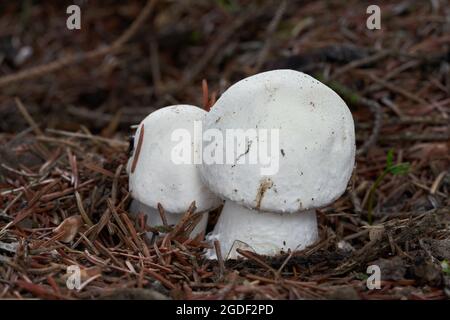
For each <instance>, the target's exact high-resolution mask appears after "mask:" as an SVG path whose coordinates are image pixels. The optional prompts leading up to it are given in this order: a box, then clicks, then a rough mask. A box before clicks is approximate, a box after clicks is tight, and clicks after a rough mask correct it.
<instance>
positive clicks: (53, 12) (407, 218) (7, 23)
mask: <svg viewBox="0 0 450 320" xmlns="http://www.w3.org/2000/svg"><path fill="white" fill-rule="evenodd" d="M69 4H70V3H67V4H65V2H64V1H61V2H55V1H41V2H39V4H34V2H31V1H17V2H9V3H8V4H0V118H1V121H0V298H44V299H93V298H128V299H158V298H159V299H161V298H172V299H234V298H237V299H420V300H422V299H448V298H449V297H450V265H449V264H450V228H449V222H450V209H449V207H450V199H449V190H450V173H449V165H450V153H449V113H450V95H449V92H450V5H449V3H448V1H412V0H410V1H408V0H406V1H383V2H382V4H379V5H380V8H381V29H380V30H369V29H367V27H366V19H367V17H368V14H367V13H366V8H367V6H368V5H369V4H370V3H368V2H366V1H356V0H351V1H302V2H290V1H288V2H281V1H274V2H270V1H252V2H250V1H233V0H229V1H227V0H220V1H183V2H171V1H162V0H161V1H149V2H148V3H147V4H146V3H145V1H137V0H136V1H128V2H127V3H126V4H125V3H120V4H118V2H113V1H106V0H105V1H96V2H95V4H93V3H90V2H89V3H88V2H86V3H85V4H84V5H82V6H81V11H82V29H81V30H68V29H67V28H66V18H67V14H66V10H65V9H66V7H67V5H69ZM275 68H290V69H295V70H299V71H303V72H306V73H308V74H310V75H312V76H314V77H316V78H318V79H320V80H321V81H322V82H324V83H326V84H327V85H329V86H330V87H332V88H333V89H334V90H335V91H336V92H338V93H339V94H340V95H341V96H342V97H343V98H344V100H345V101H346V102H347V104H348V105H349V107H350V108H351V111H352V113H353V117H354V119H355V124H356V133H357V147H358V152H357V159H356V162H357V164H356V169H355V171H354V174H353V177H352V179H351V182H350V184H349V188H348V190H347V192H346V193H345V194H344V195H343V196H342V197H341V198H340V199H339V200H337V201H336V202H335V203H334V204H333V205H332V206H330V207H327V208H323V209H320V210H317V213H318V219H319V225H320V241H319V242H318V243H317V244H315V245H314V246H312V247H309V248H307V249H306V250H304V251H301V252H295V253H292V254H285V255H280V256H277V257H263V256H257V255H256V254H253V253H252V252H250V251H247V252H244V254H245V255H246V257H247V259H243V260H237V261H226V262H223V261H219V262H217V261H209V260H205V259H204V258H203V256H202V253H203V252H204V249H205V248H206V247H208V246H209V244H208V243H206V242H204V241H202V240H201V239H187V238H186V232H185V229H186V227H187V225H188V224H189V222H190V217H191V214H192V212H187V213H186V218H187V219H186V221H185V223H184V224H182V225H178V226H175V227H174V228H173V229H172V230H171V231H170V232H169V233H167V235H166V236H164V237H161V238H152V237H147V236H146V234H148V233H147V231H149V230H151V228H149V226H147V225H146V223H145V219H144V217H143V216H142V215H140V216H138V217H132V216H130V215H129V214H128V213H127V210H128V205H129V202H130V195H129V193H128V176H127V173H126V170H125V166H126V162H127V159H128V156H129V154H128V149H129V141H128V136H129V135H131V134H132V130H131V129H130V126H132V125H135V124H138V123H139V122H140V121H141V120H142V119H143V118H144V117H145V116H146V115H147V114H148V113H150V112H151V111H153V110H155V109H157V108H160V107H163V106H166V105H170V104H176V103H189V104H194V105H199V106H206V105H209V104H211V101H214V99H215V97H217V96H220V94H221V93H222V92H223V91H224V90H225V89H226V88H228V87H229V86H230V85H231V84H232V83H234V82H236V81H237V80H240V79H242V78H244V77H246V76H249V75H252V74H254V73H257V72H260V71H264V70H269V69H275ZM203 79H206V80H207V84H208V87H209V88H208V90H204V89H205V88H204V87H203V90H202V80H203ZM206 92H207V93H206ZM205 93H206V94H205ZM217 215H218V212H213V213H212V214H211V219H210V223H209V229H208V230H211V228H212V227H213V225H214V221H215V219H216V218H217ZM65 240H71V241H65ZM73 265H77V266H79V267H80V268H81V280H82V283H81V285H82V288H81V289H80V290H71V289H69V288H68V287H67V280H68V277H69V274H68V272H67V268H68V267H69V266H73ZM371 265H377V266H379V267H380V269H381V272H382V274H381V276H382V281H381V289H375V290H370V289H369V288H368V287H367V279H368V277H370V276H371V274H370V273H368V272H367V270H368V267H369V266H371ZM369 280H370V279H369ZM369 282H370V281H369Z"/></svg>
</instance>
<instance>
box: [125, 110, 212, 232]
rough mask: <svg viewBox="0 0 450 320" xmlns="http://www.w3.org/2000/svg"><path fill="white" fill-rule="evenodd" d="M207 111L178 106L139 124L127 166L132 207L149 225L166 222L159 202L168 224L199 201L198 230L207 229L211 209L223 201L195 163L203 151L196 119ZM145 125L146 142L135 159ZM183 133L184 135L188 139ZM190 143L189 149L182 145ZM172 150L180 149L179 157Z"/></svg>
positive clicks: (202, 117)
mask: <svg viewBox="0 0 450 320" xmlns="http://www.w3.org/2000/svg"><path fill="white" fill-rule="evenodd" d="M205 114H206V111H204V110H203V109H200V108H198V107H195V106H191V105H174V106H169V107H165V108H162V109H159V110H157V111H155V112H153V113H151V114H150V115H148V116H147V117H146V118H145V119H144V120H143V121H142V122H141V123H140V124H139V127H138V129H137V131H136V134H135V139H134V152H133V156H132V157H131V158H130V159H129V162H128V166H127V170H128V173H129V188H130V192H131V196H132V198H133V202H134V204H133V205H132V209H133V210H132V211H139V210H143V211H145V213H146V214H147V215H148V222H150V225H162V221H161V218H160V214H159V212H158V211H157V210H156V209H157V208H158V203H160V204H161V205H162V207H163V208H164V211H165V213H166V218H167V219H168V223H169V224H176V223H177V222H178V221H179V220H180V219H181V217H182V216H183V214H184V213H185V212H186V211H187V210H188V209H189V207H190V205H191V204H192V202H193V201H195V205H196V208H197V209H196V212H205V214H204V217H203V218H202V221H201V222H200V224H199V225H198V226H197V229H196V230H197V231H198V232H194V234H196V233H199V232H202V231H204V230H205V227H206V220H207V212H208V211H209V210H211V209H214V208H216V207H218V206H219V204H220V199H219V198H218V197H217V196H215V195H214V194H213V193H211V191H209V190H208V188H207V187H206V186H205V185H204V184H203V182H202V181H201V179H200V175H199V170H198V164H196V163H195V162H194V155H195V152H200V151H199V150H198V148H194V146H195V145H196V144H198V143H199V141H198V140H199V139H201V137H199V136H198V135H194V122H195V121H203V119H204V117H205ZM142 128H144V133H143V135H142V138H143V140H142V142H141V147H140V152H139V155H138V156H137V160H135V159H134V157H136V153H137V151H136V150H137V147H138V144H139V139H140V136H141V130H142ZM179 133H181V134H183V133H184V138H181V137H180V134H179ZM186 138H189V139H190V140H189V141H188V140H186ZM186 142H188V143H189V144H190V148H184V149H183V148H180V145H181V143H186ZM177 147H178V149H177ZM174 150H180V154H178V158H174ZM183 152H185V153H184V154H182V153H183ZM186 152H187V153H186ZM186 154H189V155H190V156H189V157H188V158H184V159H187V160H188V161H185V162H182V161H181V160H180V155H181V156H183V155H184V156H186ZM133 163H135V166H134V170H133ZM151 209H153V210H151ZM135 213H136V212H135ZM199 229H201V230H199Z"/></svg>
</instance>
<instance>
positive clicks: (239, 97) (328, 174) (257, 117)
mask: <svg viewBox="0 0 450 320" xmlns="http://www.w3.org/2000/svg"><path fill="white" fill-rule="evenodd" d="M263 128H264V129H267V130H268V134H267V135H264V134H263V132H262V131H257V132H258V137H257V139H255V138H249V139H248V140H246V142H245V143H246V148H245V149H246V150H245V152H244V153H243V152H242V150H243V149H242V146H241V149H240V152H238V150H237V148H235V150H232V151H233V152H232V155H233V159H240V161H241V162H243V163H237V164H236V163H234V164H231V163H228V164H227V162H225V164H216V163H213V164H208V163H206V162H205V161H204V162H203V164H202V166H201V168H200V173H201V176H202V179H203V181H204V182H205V183H206V185H207V186H208V187H209V188H210V189H211V190H212V191H213V192H214V193H216V194H218V195H219V196H221V197H222V198H225V199H228V200H232V201H234V202H237V203H238V204H240V205H243V206H245V207H247V208H251V209H257V210H260V211H268V212H278V213H283V212H289V213H295V212H300V211H304V210H308V209H314V208H319V207H323V206H325V205H328V204H330V203H332V202H333V201H334V200H336V199H337V198H338V197H339V196H341V194H342V193H344V191H345V189H346V186H347V183H348V180H349V179H350V177H351V173H352V170H353V166H354V162H355V131H354V123H353V118H352V114H351V112H350V110H349V109H348V107H347V105H346V104H345V102H344V101H343V100H342V99H341V98H340V97H339V95H338V94H336V93H335V92H334V91H333V90H331V89H330V88H329V87H327V86H326V85H324V84H323V83H321V82H319V81H317V80H315V79H314V78H312V77H311V76H309V75H306V74H304V73H301V72H298V71H293V70H273V71H268V72H263V73H259V74H257V75H254V76H251V77H248V78H246V79H243V80H241V81H239V82H237V83H236V84H234V85H233V86H231V87H230V88H229V89H228V90H226V91H225V92H224V93H223V95H222V96H221V97H220V99H219V100H218V101H217V102H216V103H215V104H214V106H213V107H212V109H211V111H210V112H209V113H208V114H207V115H206V117H205V121H204V130H205V131H206V130H208V129H218V130H220V131H221V132H222V134H223V136H224V137H225V136H226V130H227V129H243V130H244V131H246V130H248V129H256V130H259V129H263ZM272 129H279V131H278V132H279V139H278V141H279V145H278V146H277V144H276V143H273V142H272V141H276V137H275V138H274V139H271V137H272V136H271V134H270V132H271V130H272ZM225 140H226V139H225ZM264 141H266V142H267V143H268V145H267V150H268V152H266V154H270V159H271V161H272V162H273V164H276V163H278V170H277V171H275V170H273V173H270V174H267V171H266V173H264V174H263V173H262V170H261V168H267V167H268V165H267V163H266V164H262V163H261V161H260V160H261V158H258V163H256V164H250V161H249V159H250V158H249V157H250V154H251V153H252V152H255V150H252V149H253V148H257V149H258V150H257V152H258V153H260V152H262V151H261V150H262V149H261V142H264ZM227 142H228V141H227ZM212 143H214V142H212ZM235 143H236V145H237V146H238V148H239V145H240V144H239V142H236V141H235ZM241 143H242V140H241ZM212 146H213V148H212V149H211V150H214V152H222V151H223V153H224V154H226V151H227V150H226V143H223V146H221V145H220V144H212V145H209V146H205V150H206V149H207V148H210V147H212ZM214 146H215V147H214ZM217 148H222V150H215V149H217ZM272 148H274V151H271V150H272ZM275 148H276V149H275ZM224 158H225V157H224ZM277 161H278V162H277ZM274 166H275V165H274ZM269 171H270V170H269Z"/></svg>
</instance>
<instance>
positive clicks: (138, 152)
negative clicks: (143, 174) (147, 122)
mask: <svg viewBox="0 0 450 320" xmlns="http://www.w3.org/2000/svg"><path fill="white" fill-rule="evenodd" d="M143 141H144V124H142V127H141V132H140V133H139V141H138V144H137V146H136V151H135V152H134V157H133V163H132V164H131V173H134V170H135V169H136V165H137V162H138V159H139V154H140V153H141V148H142V143H143Z"/></svg>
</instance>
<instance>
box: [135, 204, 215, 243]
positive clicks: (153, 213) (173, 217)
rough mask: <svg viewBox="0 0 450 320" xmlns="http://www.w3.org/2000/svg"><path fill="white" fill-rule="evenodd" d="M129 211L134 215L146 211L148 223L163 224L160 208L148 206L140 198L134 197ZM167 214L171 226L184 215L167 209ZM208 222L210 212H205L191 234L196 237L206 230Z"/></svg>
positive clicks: (151, 224) (150, 224)
mask: <svg viewBox="0 0 450 320" xmlns="http://www.w3.org/2000/svg"><path fill="white" fill-rule="evenodd" d="M129 212H130V213H131V214H132V215H137V214H139V213H145V214H146V215H147V224H148V225H149V226H152V227H154V226H162V225H163V221H162V219H161V215H160V214H159V211H158V209H155V208H152V207H150V206H147V205H145V204H143V203H142V202H140V201H138V200H135V199H133V200H132V201H131V204H130V209H129ZM165 215H166V219H167V224H168V225H169V226H170V225H176V224H177V223H178V222H179V221H180V220H181V218H182V217H183V215H182V214H175V213H170V212H167V211H166V212H165ZM207 223H208V212H205V213H204V214H203V217H202V218H201V220H200V221H199V222H198V224H197V225H196V226H195V228H194V230H192V233H191V236H192V237H195V236H196V235H198V234H200V233H202V232H205V230H206V224H207Z"/></svg>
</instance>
